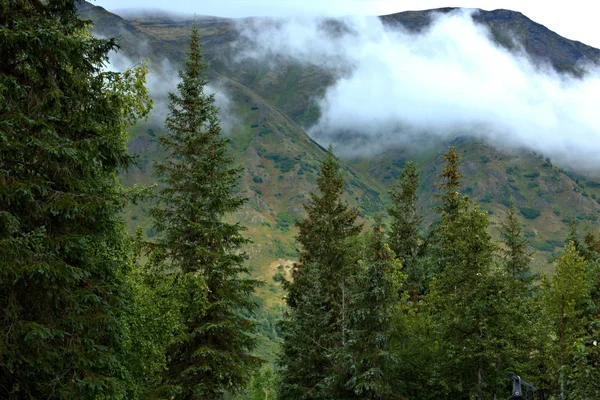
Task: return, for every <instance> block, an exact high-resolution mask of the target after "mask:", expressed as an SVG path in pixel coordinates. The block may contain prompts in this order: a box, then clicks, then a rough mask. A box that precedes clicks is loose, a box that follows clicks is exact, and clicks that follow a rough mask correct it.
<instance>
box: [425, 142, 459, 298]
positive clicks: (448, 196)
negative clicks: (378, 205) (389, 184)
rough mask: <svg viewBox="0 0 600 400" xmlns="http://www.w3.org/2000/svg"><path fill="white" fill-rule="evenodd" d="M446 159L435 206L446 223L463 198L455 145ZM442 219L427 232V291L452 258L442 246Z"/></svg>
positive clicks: (449, 150)
mask: <svg viewBox="0 0 600 400" xmlns="http://www.w3.org/2000/svg"><path fill="white" fill-rule="evenodd" d="M443 157H444V159H445V160H446V165H445V166H444V169H443V170H442V173H441V174H440V175H439V177H438V178H439V182H438V183H437V184H436V187H437V189H438V191H440V193H439V194H436V197H437V198H438V200H439V201H440V205H439V206H437V207H435V208H434V211H436V212H438V213H439V214H440V216H441V217H442V219H445V221H446V224H447V225H448V224H450V223H451V222H452V219H454V218H456V217H457V215H458V203H459V202H460V201H461V200H462V199H463V197H462V195H461V194H460V192H459V191H458V190H459V188H460V186H461V183H460V178H462V174H461V173H460V172H459V166H460V164H459V163H460V156H459V154H458V152H457V151H456V149H455V148H454V147H450V148H448V152H447V153H445V154H443ZM440 224H441V221H439V220H438V221H434V222H433V223H432V224H431V226H430V228H429V232H428V234H427V239H426V241H425V244H424V248H425V252H424V253H425V254H424V257H423V258H424V260H423V263H424V271H425V282H424V286H425V292H427V291H428V288H429V284H430V282H431V280H432V279H433V278H434V277H435V276H436V275H438V274H440V273H441V272H443V271H444V269H445V268H446V266H447V265H448V264H449V263H450V261H451V260H449V259H447V255H448V254H449V253H447V252H446V251H443V250H442V249H441V248H440V244H441V243H442V241H443V238H442V237H440V235H442V234H443V232H441V231H440V229H441V227H440Z"/></svg>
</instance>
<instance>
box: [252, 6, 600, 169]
mask: <svg viewBox="0 0 600 400" xmlns="http://www.w3.org/2000/svg"><path fill="white" fill-rule="evenodd" d="M470 13H471V12H470V11H464V10H463V11H458V12H454V13H451V14H447V15H443V16H442V15H439V16H438V17H437V18H436V19H435V22H434V23H433V24H432V25H431V26H430V28H429V29H427V30H425V31H424V32H421V33H420V34H412V33H409V32H406V31H404V30H402V29H401V28H399V27H390V26H384V25H382V23H381V21H380V20H379V19H378V18H366V17H361V18H346V19H341V20H337V22H335V23H332V22H331V20H326V19H317V18H293V19H285V20H277V21H274V20H264V22H263V23H262V25H257V24H256V23H255V25H254V26H250V27H249V26H246V27H245V28H244V29H243V34H244V35H245V36H246V37H247V38H248V39H250V40H252V41H253V42H254V43H255V47H254V49H253V50H249V51H247V52H245V53H244V54H243V57H252V58H269V59H270V60H275V59H292V60H295V61H297V62H301V63H306V64H310V65H314V66H321V67H323V68H325V69H327V70H330V71H333V73H334V74H335V76H336V79H335V82H334V84H333V85H331V86H330V87H328V88H327V89H326V91H325V95H324V96H323V97H322V98H321V99H319V100H318V104H319V106H320V109H321V114H322V115H321V118H320V119H319V121H318V122H317V123H316V125H314V126H312V127H310V129H309V134H310V135H311V136H313V138H315V139H316V140H317V141H319V142H320V143H321V144H325V145H326V144H328V143H332V142H333V143H337V145H338V146H343V151H344V152H350V153H353V152H354V153H356V152H361V151H364V150H365V149H368V150H369V151H382V150H384V149H389V148H390V147H391V146H394V145H398V146H406V145H411V144H413V145H414V144H415V143H420V144H422V143H423V142H427V141H429V140H430V139H432V138H439V139H448V138H453V137H456V136H459V135H465V134H468V135H472V136H475V137H478V138H481V139H485V140H487V141H488V142H490V143H492V144H494V145H497V146H510V147H517V148H526V149H531V150H534V151H538V152H541V153H543V154H544V155H546V156H548V157H551V158H552V159H553V160H554V161H555V162H559V163H562V164H567V165H570V166H573V167H577V168H580V169H596V170H597V169H598V168H600V157H598V154H600V112H598V111H597V108H598V104H600V70H598V69H590V70H589V73H588V74H587V75H586V77H585V79H578V78H574V77H567V76H562V75H559V74H557V73H555V72H554V71H553V70H552V69H551V68H549V67H545V66H544V65H542V66H540V65H537V64H536V65H534V64H533V63H532V62H531V61H530V60H529V59H528V57H526V56H525V55H524V53H523V52H520V53H517V54H514V53H510V52H508V51H507V50H505V49H504V48H501V47H499V46H497V45H496V44H495V43H493V41H492V40H491V39H490V34H489V32H488V31H487V30H486V29H485V28H484V27H483V26H481V25H478V24H476V23H474V22H473V20H472V18H471V14H470ZM349 138H352V140H350V139H349Z"/></svg>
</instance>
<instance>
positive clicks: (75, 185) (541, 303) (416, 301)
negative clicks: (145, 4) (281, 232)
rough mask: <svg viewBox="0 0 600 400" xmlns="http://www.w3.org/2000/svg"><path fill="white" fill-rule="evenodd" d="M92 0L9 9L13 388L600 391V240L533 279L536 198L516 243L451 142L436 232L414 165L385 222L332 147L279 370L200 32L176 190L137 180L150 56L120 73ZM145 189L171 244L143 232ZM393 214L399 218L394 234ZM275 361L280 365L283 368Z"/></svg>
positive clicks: (3, 236) (180, 129)
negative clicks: (361, 210) (530, 225)
mask: <svg viewBox="0 0 600 400" xmlns="http://www.w3.org/2000/svg"><path fill="white" fill-rule="evenodd" d="M88 29H89V22H86V21H81V20H79V18H78V14H77V9H76V7H75V3H74V2H73V1H71V0H48V1H46V2H40V1H38V0H4V1H0V38H1V40H0V258H1V259H2V266H1V268H0V398H7V399H38V398H47V399H101V398H106V399H135V398H144V399H153V398H154V399H218V398H234V397H235V396H237V397H238V398H252V399H274V398H279V399H441V398H459V399H471V398H477V399H489V398H494V399H495V398H503V397H506V396H507V394H508V393H509V383H510V382H509V379H508V377H507V372H508V371H514V372H516V373H518V374H520V375H521V376H523V377H524V378H526V379H527V380H528V381H530V382H532V383H534V384H535V385H536V386H537V388H538V392H537V396H538V398H541V399H567V398H568V399H589V398H596V397H599V396H600V385H599V383H598V382H600V372H599V371H600V368H599V367H600V365H599V363H600V346H598V341H600V338H599V332H600V326H599V324H600V237H599V236H598V235H596V234H594V233H592V232H587V233H586V234H585V236H584V238H583V239H581V238H580V237H579V235H578V232H577V230H576V228H575V226H574V225H573V226H572V229H571V232H570V234H569V237H568V238H567V239H566V241H565V243H566V246H565V249H564V251H563V252H562V254H561V255H560V256H559V257H557V258H556V259H555V260H554V264H555V273H554V274H553V275H552V276H551V277H547V276H541V277H540V276H538V275H536V274H534V273H533V272H532V270H531V265H530V263H531V254H530V253H529V245H528V241H527V238H525V237H524V235H523V230H522V225H521V222H520V221H519V219H518V216H517V213H516V211H515V209H514V207H510V209H509V210H508V213H507V216H506V218H505V220H504V222H503V223H502V226H501V237H502V240H501V242H500V243H496V242H495V241H493V240H492V238H491V236H490V234H489V233H488V228H489V224H490V222H489V219H488V215H487V213H486V212H485V211H484V210H481V209H480V208H479V207H478V206H477V204H475V203H474V202H473V201H472V200H471V199H470V198H469V197H467V196H465V195H463V194H461V193H460V184H461V177H462V176H461V174H460V168H459V163H460V157H459V153H458V152H457V150H456V149H454V148H450V149H449V150H448V152H447V153H446V154H444V157H445V167H444V169H443V171H442V173H441V175H440V177H439V182H438V195H437V196H438V200H439V201H438V204H439V205H438V206H437V207H436V212H437V214H438V219H437V220H436V222H434V223H433V224H431V225H430V226H429V227H427V229H424V227H423V218H422V215H421V210H420V209H419V207H418V206H417V204H418V197H417V189H418V187H419V174H418V172H417V169H416V167H415V166H414V164H412V163H407V165H406V167H405V169H404V170H403V172H402V174H401V175H400V177H399V179H398V182H397V184H396V185H395V186H394V187H393V188H392V190H391V193H390V194H391V199H392V202H391V204H390V207H389V209H388V215H387V217H386V216H377V217H376V218H375V219H374V221H372V223H371V222H370V223H369V225H371V226H372V227H371V228H369V229H366V228H365V227H364V226H363V225H362V224H361V223H359V219H358V210H356V209H353V208H351V207H350V206H349V205H348V204H347V203H346V202H345V201H344V200H343V197H344V189H345V183H344V179H343V175H342V172H341V168H340V164H339V160H338V159H337V158H336V157H335V156H334V154H333V151H332V149H331V148H330V149H329V151H328V154H327V156H326V158H325V160H324V161H323V163H322V165H321V170H320V174H319V177H318V179H317V184H316V190H315V191H314V192H313V193H310V194H309V197H308V200H307V201H306V203H305V210H306V216H305V217H304V218H303V219H302V220H301V221H300V222H298V223H297V229H298V236H297V243H298V247H299V249H300V258H299V260H298V262H297V263H296V264H295V265H294V267H293V269H292V271H291V277H289V279H285V280H283V285H284V289H285V292H286V297H285V302H286V306H287V309H286V313H285V316H284V318H283V321H282V322H281V331H282V337H283V344H282V347H281V351H280V356H279V359H278V362H277V364H276V365H274V366H264V364H265V363H264V361H263V360H261V359H260V358H259V357H257V356H256V355H255V354H254V349H255V345H256V339H255V336H256V335H255V334H256V326H255V323H254V322H253V321H254V320H253V315H254V313H255V312H256V310H257V305H256V302H255V300H254V298H253V293H254V290H255V289H256V288H257V287H258V286H259V285H260V284H261V282H259V281H256V280H254V279H252V278H251V276H250V271H249V270H248V267H247V266H246V260H247V256H246V254H245V253H244V252H243V248H244V245H245V244H246V243H247V242H248V240H247V239H246V238H245V237H244V234H243V232H244V227H243V226H242V225H241V224H239V223H236V222H233V223H232V222H228V221H229V220H228V219H227V218H226V217H228V216H230V215H231V214H232V213H234V212H236V211H237V210H239V209H240V207H242V206H243V205H244V202H245V199H244V198H243V197H241V196H239V195H238V194H237V191H236V188H237V185H238V182H239V179H240V173H241V170H240V169H238V168H235V167H234V166H233V159H232V158H231V157H230V156H229V155H228V141H227V140H226V139H225V138H223V136H222V135H221V129H220V122H219V118H218V110H217V108H216V107H215V105H214V97H213V95H212V94H209V93H207V92H206V91H205V87H206V84H207V78H206V69H207V65H206V64H205V62H204V60H203V57H202V50H201V45H200V40H199V33H198V30H197V29H196V28H194V29H193V31H192V34H191V40H190V48H189V51H188V55H187V58H186V62H185V65H184V68H183V69H182V71H181V72H180V78H181V80H180V83H179V85H178V86H177V91H176V92H174V93H170V94H169V114H168V116H167V118H166V121H165V126H166V130H167V133H166V134H165V135H164V136H162V137H161V138H160V142H161V145H162V146H163V148H164V150H165V151H166V153H167V157H166V158H165V160H164V161H163V162H160V163H157V164H156V166H155V170H156V176H157V179H158V180H159V185H158V186H157V187H156V188H137V187H134V188H131V189H125V188H123V187H122V186H121V185H120V184H119V181H118V174H119V173H120V172H122V171H124V170H126V169H127V168H128V167H130V166H131V165H132V164H133V163H134V162H135V160H134V159H133V158H132V157H131V156H130V155H129V154H128V152H127V147H126V144H127V140H128V133H127V130H128V128H129V127H131V126H133V125H134V124H135V123H136V121H137V120H139V119H143V118H145V117H146V116H147V115H148V112H149V110H150V108H151V99H150V97H149V94H148V92H147V90H146V88H145V74H146V72H147V68H146V66H145V65H141V66H138V67H136V68H133V69H130V70H127V71H125V72H122V73H117V72H111V71H107V70H106V68H105V66H106V63H107V61H108V53H109V51H112V50H116V49H117V48H118V45H117V42H116V41H115V39H102V38H95V37H92V36H91V35H90V34H89V32H88ZM145 197H150V198H154V197H156V202H155V205H154V206H153V208H152V209H151V211H150V217H151V218H152V221H153V227H154V229H155V231H156V232H157V233H158V235H157V236H156V238H155V239H154V240H147V239H145V238H144V237H143V235H142V234H141V232H138V234H137V235H136V236H135V237H131V236H129V235H127V234H126V233H125V230H124V222H123V220H122V218H121V214H122V212H123V210H124V208H125V206H126V205H127V204H129V203H130V202H135V201H138V200H140V199H143V198H145ZM385 221H387V222H389V227H388V226H386V224H385ZM261 366H262V368H261Z"/></svg>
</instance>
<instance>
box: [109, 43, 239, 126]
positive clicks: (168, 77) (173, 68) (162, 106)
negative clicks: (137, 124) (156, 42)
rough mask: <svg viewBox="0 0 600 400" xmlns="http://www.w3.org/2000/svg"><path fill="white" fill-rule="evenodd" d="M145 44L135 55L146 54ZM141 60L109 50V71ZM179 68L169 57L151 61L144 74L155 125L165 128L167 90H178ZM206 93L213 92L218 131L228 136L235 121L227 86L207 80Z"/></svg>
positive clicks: (134, 64)
mask: <svg viewBox="0 0 600 400" xmlns="http://www.w3.org/2000/svg"><path fill="white" fill-rule="evenodd" d="M146 47H147V46H146V45H145V44H144V43H141V44H140V48H139V49H138V52H137V53H138V54H144V53H148V51H146V50H144V49H145V48H146ZM142 61H144V60H143V59H140V60H134V59H132V58H130V57H128V56H126V55H125V54H123V53H120V52H114V51H112V52H110V54H109V63H108V65H107V69H109V70H111V71H116V72H121V71H125V70H126V69H128V68H133V67H135V66H136V65H139V63H140V62H142ZM178 71H179V67H178V66H177V65H174V64H173V63H172V62H171V61H169V60H168V59H162V60H160V61H155V62H151V63H150V64H149V72H148V75H147V76H146V87H147V88H148V91H149V92H150V96H151V97H152V100H153V102H154V104H153V107H152V110H151V111H150V115H149V117H148V122H149V123H150V124H151V125H152V126H155V127H159V128H162V127H164V121H165V118H166V117H167V115H168V113H169V108H168V104H169V101H168V100H169V96H168V94H169V92H176V91H177V84H178V83H179V82H180V78H179V72H178ZM204 92H205V93H209V94H210V93H214V95H215V105H216V106H217V107H218V108H219V117H220V120H221V130H222V132H223V134H224V135H229V134H230V133H231V131H232V129H233V127H234V126H235V125H236V123H237V122H238V121H237V119H236V118H235V116H234V114H235V113H234V112H233V110H232V106H233V105H232V103H231V101H230V99H229V97H228V96H227V93H226V89H225V87H224V86H223V85H221V84H220V82H218V81H215V82H210V83H209V84H208V85H207V86H206V87H205V88H204Z"/></svg>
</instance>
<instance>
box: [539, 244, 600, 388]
mask: <svg viewBox="0 0 600 400" xmlns="http://www.w3.org/2000/svg"><path fill="white" fill-rule="evenodd" d="M543 292H544V295H543V296H544V297H543V301H544V308H545V317H546V319H547V320H548V321H549V322H550V324H551V325H550V327H551V328H550V329H551V332H552V335H551V340H552V356H551V357H549V358H548V359H547V362H548V365H549V367H548V369H547V370H548V371H549V375H550V377H551V378H552V379H551V381H552V383H553V387H552V392H554V395H555V396H557V397H558V398H559V399H566V398H571V396H570V394H569V393H570V392H571V391H572V390H573V389H574V388H573V386H572V385H570V383H574V382H576V380H574V379H572V378H573V377H572V372H573V371H572V366H573V365H574V351H575V350H576V343H577V341H578V339H580V338H581V337H582V336H583V335H584V334H585V329H586V328H587V321H586V319H587V318H585V312H586V311H587V309H588V308H589V307H590V298H589V284H588V282H587V281H586V262H585V259H584V258H583V257H582V256H581V255H580V254H579V253H578V251H577V249H576V247H575V244H574V243H573V242H572V241H571V242H568V243H567V246H566V248H565V251H564V253H563V254H562V255H561V256H560V257H559V258H558V259H557V260H556V269H555V271H554V275H553V277H552V279H551V280H545V281H544V283H543Z"/></svg>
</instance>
